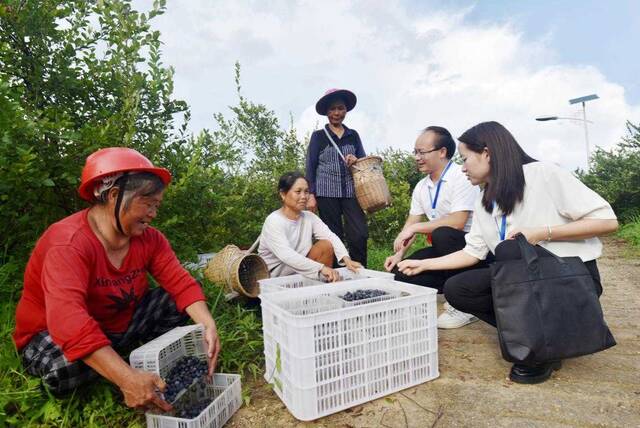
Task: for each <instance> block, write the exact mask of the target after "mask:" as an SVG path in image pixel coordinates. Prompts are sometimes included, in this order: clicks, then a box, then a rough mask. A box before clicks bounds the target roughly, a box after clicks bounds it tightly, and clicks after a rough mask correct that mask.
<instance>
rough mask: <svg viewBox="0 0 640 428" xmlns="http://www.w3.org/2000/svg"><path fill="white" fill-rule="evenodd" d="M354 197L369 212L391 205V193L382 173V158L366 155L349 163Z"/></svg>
mask: <svg viewBox="0 0 640 428" xmlns="http://www.w3.org/2000/svg"><path fill="white" fill-rule="evenodd" d="M351 174H353V184H354V186H355V190H356V199H357V200H358V204H360V207H361V208H362V209H363V210H365V211H366V212H367V213H369V214H371V213H374V212H376V211H380V210H381V209H383V208H386V207H388V206H389V205H391V193H390V192H389V186H387V182H386V180H385V179H384V175H383V173H382V158H381V157H379V156H366V157H364V158H361V159H358V160H357V161H356V162H355V163H354V164H353V165H351Z"/></svg>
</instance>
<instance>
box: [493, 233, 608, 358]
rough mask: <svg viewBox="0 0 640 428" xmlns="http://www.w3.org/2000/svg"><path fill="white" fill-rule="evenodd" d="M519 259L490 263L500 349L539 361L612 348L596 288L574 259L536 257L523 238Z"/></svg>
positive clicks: (507, 354)
mask: <svg viewBox="0 0 640 428" xmlns="http://www.w3.org/2000/svg"><path fill="white" fill-rule="evenodd" d="M516 241H517V242H518V245H519V247H520V252H521V255H522V258H521V259H516V260H506V261H496V262H495V263H493V264H492V265H491V292H492V295H493V307H494V311H495V316H496V322H497V327H498V338H499V340H500V349H501V351H502V356H503V357H504V359H505V360H507V361H510V362H514V363H543V362H549V361H555V360H562V359H565V358H571V357H577V356H580V355H587V354H592V353H594V352H598V351H602V350H604V349H607V348H610V347H612V346H614V345H615V344H616V341H615V339H614V338H613V335H612V334H611V331H609V327H608V326H607V323H606V322H605V320H604V317H603V315H602V307H601V306H600V300H599V298H598V295H597V292H596V286H595V283H594V281H593V278H592V277H591V274H590V273H589V270H588V269H587V267H586V266H585V264H584V263H583V262H582V260H581V259H580V258H579V257H558V256H556V255H555V254H553V253H552V252H550V251H548V250H546V249H543V250H544V251H546V252H547V253H548V254H549V257H538V254H537V253H536V250H535V248H534V247H533V245H531V244H530V243H529V242H527V239H526V237H525V236H524V235H522V234H519V235H518V236H516Z"/></svg>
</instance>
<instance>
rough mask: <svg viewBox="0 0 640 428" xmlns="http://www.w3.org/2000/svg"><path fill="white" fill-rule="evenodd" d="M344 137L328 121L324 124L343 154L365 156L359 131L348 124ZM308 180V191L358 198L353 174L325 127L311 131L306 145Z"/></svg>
mask: <svg viewBox="0 0 640 428" xmlns="http://www.w3.org/2000/svg"><path fill="white" fill-rule="evenodd" d="M342 126H343V127H344V134H342V138H338V136H337V135H336V134H334V133H333V131H331V129H330V128H329V125H328V124H327V125H325V128H326V129H327V130H328V131H329V134H331V137H332V138H333V141H335V143H336V144H337V146H338V148H340V151H341V152H342V155H343V156H345V157H346V156H347V155H348V154H353V155H355V156H356V157H357V158H358V159H360V158H363V157H365V156H366V154H365V152H364V148H363V147H362V141H360V136H359V135H358V133H357V132H356V131H355V130H353V129H350V128H347V127H346V126H344V125H342ZM307 180H308V181H309V191H310V192H311V193H313V194H315V195H316V196H320V197H325V198H355V195H356V193H355V189H354V187H353V177H352V176H351V172H350V171H349V170H348V169H347V165H346V164H345V163H344V161H343V160H342V158H341V157H340V156H339V155H338V152H336V149H335V147H333V144H331V142H330V141H329V139H328V138H327V136H326V135H325V133H324V130H322V129H319V130H317V131H314V132H313V134H311V140H310V141H309V148H308V149H307Z"/></svg>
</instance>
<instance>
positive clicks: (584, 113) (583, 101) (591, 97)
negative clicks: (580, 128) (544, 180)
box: [569, 94, 600, 169]
mask: <svg viewBox="0 0 640 428" xmlns="http://www.w3.org/2000/svg"><path fill="white" fill-rule="evenodd" d="M598 98H600V97H598V96H597V95H596V94H592V95H587V96H585V97H580V98H574V99H572V100H569V104H570V105H572V104H578V103H580V104H582V120H583V122H582V123H583V124H584V142H585V144H586V149H587V169H589V161H590V159H591V155H590V153H591V152H590V151H589V129H588V127H587V108H586V106H585V104H586V102H587V101H591V100H597V99H598Z"/></svg>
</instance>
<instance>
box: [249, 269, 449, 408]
mask: <svg viewBox="0 0 640 428" xmlns="http://www.w3.org/2000/svg"><path fill="white" fill-rule="evenodd" d="M358 289H379V290H383V291H386V292H387V293H388V295H387V296H382V297H378V298H374V299H370V300H364V301H359V302H347V301H344V300H343V299H341V298H340V297H339V296H342V295H344V294H345V293H346V292H348V291H351V292H353V291H355V290H358ZM261 298H262V305H261V306H262V319H263V329H264V347H265V360H266V371H265V379H267V381H269V382H271V383H273V384H274V386H275V387H274V390H275V391H276V393H277V394H278V396H279V397H280V398H281V399H282V401H283V402H284V403H285V405H286V406H287V408H288V409H289V411H290V412H291V413H292V414H293V415H294V416H295V417H296V418H298V419H300V420H312V419H316V418H319V417H322V416H325V415H328V414H331V413H334V412H337V411H340V410H343V409H346V408H348V407H351V406H354V405H357V404H360V403H364V402H367V401H370V400H373V399H375V398H378V397H382V396H384V395H387V394H390V393H392V392H395V391H399V390H401V389H404V388H407V387H409V386H413V385H417V384H420V383H423V382H426V381H428V380H431V379H435V378H436V377H438V376H439V372H438V353H437V346H438V343H437V317H436V291H435V290H433V289H431V288H424V287H419V286H416V285H412V284H406V283H402V282H397V281H393V280H389V279H383V278H369V279H363V280H354V281H351V282H348V283H342V284H341V285H340V287H339V288H338V289H337V288H336V287H335V285H334V284H328V285H319V286H316V287H307V288H301V289H296V290H288V291H282V292H279V293H268V294H264V295H262V296H261Z"/></svg>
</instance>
